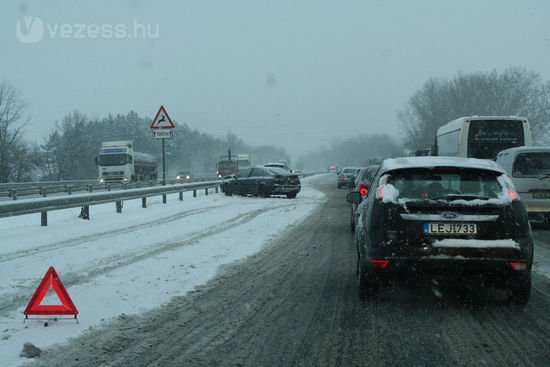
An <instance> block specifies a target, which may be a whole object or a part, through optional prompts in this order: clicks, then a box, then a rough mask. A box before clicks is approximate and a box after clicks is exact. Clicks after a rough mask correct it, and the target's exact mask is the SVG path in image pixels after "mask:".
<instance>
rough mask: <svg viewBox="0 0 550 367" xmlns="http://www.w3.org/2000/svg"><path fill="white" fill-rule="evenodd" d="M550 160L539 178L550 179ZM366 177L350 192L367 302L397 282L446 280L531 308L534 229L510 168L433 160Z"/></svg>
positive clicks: (385, 167)
mask: <svg viewBox="0 0 550 367" xmlns="http://www.w3.org/2000/svg"><path fill="white" fill-rule="evenodd" d="M549 151H550V150H549ZM511 153H512V152H508V154H511ZM545 157H546V156H545ZM548 160H549V161H548V165H545V166H544V170H545V171H544V172H545V173H544V174H542V175H541V172H538V173H537V174H539V176H540V177H538V178H536V179H538V180H540V181H544V180H545V179H546V178H547V176H548V177H549V178H550V156H549V157H548ZM513 166H515V164H514V163H512V164H511V167H513ZM374 169H376V172H375V173H372V170H374ZM365 171H369V173H368V174H367V175H366V176H367V179H366V180H365V181H362V180H356V181H355V182H356V183H354V184H352V185H351V186H352V187H353V188H352V190H353V191H351V192H349V193H348V194H347V201H348V202H350V203H351V204H352V219H351V228H352V230H355V243H356V246H357V256H358V259H357V273H358V275H359V295H360V297H361V298H362V299H366V300H373V299H376V298H377V297H378V296H379V293H380V290H381V289H383V288H384V286H385V285H387V284H389V283H392V282H393V281H396V280H400V279H409V278H410V277H415V278H416V277H419V278H428V279H431V280H432V281H433V280H434V279H435V278H438V277H443V278H447V279H453V280H457V281H462V282H470V281H472V280H476V281H481V282H482V283H489V284H492V285H494V286H496V287H497V288H500V289H503V290H504V291H506V292H507V294H508V295H509V297H510V299H511V300H514V301H515V302H516V303H517V304H520V305H524V304H527V303H528V301H529V298H530V293H531V267H532V264H533V252H534V250H533V238H532V232H531V226H530V223H529V216H528V212H527V208H526V205H525V201H526V200H524V199H523V193H522V194H521V196H520V194H518V192H517V191H516V186H515V185H514V182H513V181H512V179H511V178H510V177H509V175H508V174H507V171H506V170H505V169H504V168H502V167H501V166H499V165H498V164H497V163H496V162H493V161H490V160H479V159H473V158H457V157H431V156H428V157H403V158H395V159H386V160H384V161H383V162H382V164H381V165H380V166H379V167H378V166H375V167H371V168H370V169H367V168H365V169H363V172H365ZM516 176H517V175H516ZM512 177H514V176H512ZM540 181H539V183H540ZM339 182H340V181H339ZM519 186H520V185H518V187H519ZM544 187H546V186H544ZM536 192H538V193H541V194H540V196H538V197H537V198H536V199H537V200H539V201H537V203H540V200H543V199H545V200H547V205H548V204H550V195H549V194H550V190H546V189H542V188H541V189H537V191H536ZM529 198H530V199H531V196H529ZM537 208H538V207H537ZM537 210H538V209H537ZM546 218H548V217H546Z"/></svg>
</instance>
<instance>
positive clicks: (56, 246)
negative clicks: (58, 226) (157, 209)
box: [0, 205, 219, 263]
mask: <svg viewBox="0 0 550 367" xmlns="http://www.w3.org/2000/svg"><path fill="white" fill-rule="evenodd" d="M217 207H219V205H212V206H208V207H205V208H200V209H193V210H188V211H185V212H181V213H178V214H175V215H172V216H170V217H163V218H159V219H156V220H153V221H150V222H148V223H141V224H136V225H133V226H129V227H125V228H118V229H114V230H111V231H107V232H101V233H94V234H91V235H86V236H82V237H77V238H71V239H69V240H64V241H59V242H55V243H52V244H49V245H44V246H37V247H33V248H28V249H25V250H19V251H14V252H8V253H5V254H2V255H0V263H3V262H7V261H11V260H15V259H18V258H20V257H27V256H29V255H35V254H42V253H45V252H48V251H56V250H60V249H63V248H68V247H73V246H75V245H81V244H84V243H86V242H89V241H97V240H100V239H104V238H109V237H114V236H118V235H121V234H125V233H129V232H133V231H136V230H141V229H146V228H151V227H155V226H158V225H163V224H166V223H170V222H174V221H177V220H180V219H182V218H185V217H188V216H192V215H197V214H201V213H204V212H206V211H208V210H211V209H213V208H217Z"/></svg>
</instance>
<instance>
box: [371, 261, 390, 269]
mask: <svg viewBox="0 0 550 367" xmlns="http://www.w3.org/2000/svg"><path fill="white" fill-rule="evenodd" d="M369 262H370V264H371V265H372V267H373V268H377V269H385V268H386V267H387V266H388V264H389V262H390V261H389V260H370V261H369Z"/></svg>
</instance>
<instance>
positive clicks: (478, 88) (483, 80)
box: [398, 67, 550, 151]
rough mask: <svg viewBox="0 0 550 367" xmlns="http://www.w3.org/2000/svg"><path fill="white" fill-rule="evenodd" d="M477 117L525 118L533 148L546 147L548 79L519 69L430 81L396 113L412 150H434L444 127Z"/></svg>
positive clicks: (549, 116)
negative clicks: (432, 148) (527, 121)
mask: <svg viewBox="0 0 550 367" xmlns="http://www.w3.org/2000/svg"><path fill="white" fill-rule="evenodd" d="M474 115H478V116H521V117H527V119H528V120H529V123H530V125H531V130H532V135H533V138H534V142H535V144H537V145H545V144H548V143H549V142H550V130H549V129H548V127H549V126H550V81H546V82H545V81H543V80H542V78H541V76H540V74H538V73H535V72H532V71H528V70H526V69H525V68H520V67H512V68H509V69H506V70H504V71H503V72H500V73H499V72H497V71H491V72H477V73H469V74H465V73H458V74H457V75H456V76H454V77H453V78H451V79H443V78H431V79H429V80H428V81H426V82H425V83H424V85H423V86H422V87H421V88H420V89H419V90H417V91H416V92H415V93H414V94H413V95H412V96H411V97H410V98H409V100H408V102H407V103H406V105H405V106H404V108H403V109H402V110H400V111H399V112H398V119H399V121H400V123H401V128H402V131H403V135H404V137H403V138H404V146H405V147H406V148H408V149H409V150H411V151H415V150H417V149H423V148H430V147H431V146H432V145H433V144H434V139H435V134H436V131H437V129H438V128H439V127H440V126H442V125H444V124H446V123H447V122H449V121H452V120H455V119H457V118H459V117H463V116H474Z"/></svg>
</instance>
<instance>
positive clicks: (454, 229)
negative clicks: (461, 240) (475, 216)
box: [424, 223, 477, 235]
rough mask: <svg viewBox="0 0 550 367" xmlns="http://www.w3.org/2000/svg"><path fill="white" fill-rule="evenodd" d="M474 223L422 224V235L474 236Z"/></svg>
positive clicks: (475, 230)
mask: <svg viewBox="0 0 550 367" xmlns="http://www.w3.org/2000/svg"><path fill="white" fill-rule="evenodd" d="M476 233H477V224H475V223H424V234H448V235H460V234H476Z"/></svg>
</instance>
